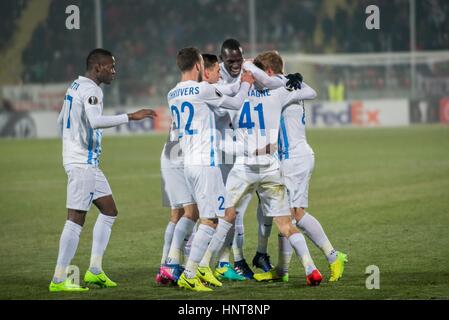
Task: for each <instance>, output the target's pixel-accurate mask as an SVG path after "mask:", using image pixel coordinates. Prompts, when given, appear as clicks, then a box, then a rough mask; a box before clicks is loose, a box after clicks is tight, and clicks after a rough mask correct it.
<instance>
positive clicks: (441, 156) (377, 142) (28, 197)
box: [0, 125, 449, 299]
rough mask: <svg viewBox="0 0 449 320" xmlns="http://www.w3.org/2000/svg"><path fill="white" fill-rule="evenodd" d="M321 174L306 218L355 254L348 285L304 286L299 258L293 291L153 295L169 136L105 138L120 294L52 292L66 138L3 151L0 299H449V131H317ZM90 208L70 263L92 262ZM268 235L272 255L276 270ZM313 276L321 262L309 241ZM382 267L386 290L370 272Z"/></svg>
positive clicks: (110, 253) (2, 144)
mask: <svg viewBox="0 0 449 320" xmlns="http://www.w3.org/2000/svg"><path fill="white" fill-rule="evenodd" d="M308 137H309V141H310V143H311V145H312V147H313V148H314V150H315V154H316V166H315V171H314V174H313V177H312V182H311V190H310V199H309V203H310V208H309V211H310V212H311V213H312V214H313V215H315V217H317V218H318V219H319V220H320V222H321V223H322V225H323V227H324V228H325V230H326V232H327V234H328V236H329V238H330V240H331V242H332V243H333V244H334V246H335V247H336V248H337V249H340V250H342V251H344V252H347V253H348V254H349V259H350V261H349V263H348V264H347V267H346V272H345V274H344V277H343V279H342V280H341V281H340V282H338V283H336V284H329V283H328V282H327V280H325V281H324V282H323V283H322V285H321V286H319V287H316V288H309V287H306V286H305V279H304V276H303V270H302V267H301V266H300V263H299V261H298V259H297V258H296V257H294V258H293V260H292V261H293V263H292V266H291V273H290V282H288V283H285V284H282V283H267V284H261V283H256V282H254V281H250V282H243V283H242V282H240V283H225V284H224V286H223V287H222V288H218V289H215V290H214V291H213V292H212V293H207V294H204V293H200V294H199V293H194V292H187V291H183V290H180V289H178V288H173V287H170V288H161V287H158V286H156V284H155V282H154V275H155V273H156V270H157V268H158V265H159V262H160V255H161V249H162V241H163V232H164V229H165V226H166V223H167V221H168V215H169V212H168V210H167V209H164V208H162V206H161V193H160V175H159V156H160V151H161V148H162V145H163V143H164V140H165V136H158V135H152V136H139V137H120V138H113V137H106V138H105V139H104V143H103V156H102V165H101V168H102V169H103V171H104V173H105V174H106V176H107V177H108V179H109V182H110V184H111V187H112V190H113V192H114V197H115V200H116V202H117V205H118V209H119V218H118V219H117V221H116V223H115V225H114V227H113V233H112V237H111V241H110V243H109V246H108V249H107V251H106V255H105V258H104V262H103V267H104V269H105V271H106V272H107V273H108V275H109V276H110V277H111V278H112V279H113V280H115V281H117V282H118V284H119V287H117V288H114V289H96V288H95V289H92V290H90V291H89V292H87V293H83V294H67V293H65V294H63V293H58V294H54V293H49V292H48V284H49V282H50V280H51V277H52V274H53V271H54V266H55V262H56V257H57V252H58V241H59V236H60V233H61V230H62V227H63V225H64V221H65V218H66V209H65V198H66V175H65V172H64V170H63V168H62V165H61V142H60V141H59V140H56V139H55V140H26V141H20V140H2V141H0V150H1V158H0V168H1V169H0V204H1V206H0V219H1V223H0V299H448V298H449V255H448V248H449V232H448V230H449V127H443V126H439V125H432V126H413V127H408V128H391V129H322V130H321V129H320V130H310V131H309V133H308ZM96 216H97V210H96V209H94V208H93V209H92V210H91V211H90V212H89V214H88V218H87V221H86V224H85V227H84V229H83V233H82V235H81V240H80V245H79V248H78V252H77V254H76V256H75V259H74V260H73V262H72V263H73V264H75V265H77V266H79V267H80V270H81V275H83V274H84V272H85V270H86V268H87V267H88V263H89V255H90V248H91V240H92V228H93V224H94V222H95V219H96ZM245 231H246V239H245V241H246V242H245V253H246V257H247V259H252V257H253V255H254V252H255V248H256V241H257V223H256V217H255V202H254V201H253V202H252V204H251V206H250V208H249V210H248V212H247V213H246V216H245ZM276 234H277V231H276V228H275V227H273V231H272V237H271V239H270V245H269V252H270V253H271V256H272V259H273V261H274V262H275V261H276V260H277V237H276ZM308 243H309V247H310V249H311V253H312V256H313V257H314V259H315V262H316V264H317V266H318V267H319V268H320V270H321V271H322V273H323V275H324V276H325V277H326V278H328V276H329V271H328V269H327V264H326V261H325V259H324V257H323V255H322V254H321V252H320V251H319V250H317V249H316V248H315V247H314V246H313V244H312V243H311V242H308ZM369 265H376V266H378V267H379V269H380V289H379V290H368V289H366V287H365V280H366V277H367V275H365V269H366V267H367V266H369Z"/></svg>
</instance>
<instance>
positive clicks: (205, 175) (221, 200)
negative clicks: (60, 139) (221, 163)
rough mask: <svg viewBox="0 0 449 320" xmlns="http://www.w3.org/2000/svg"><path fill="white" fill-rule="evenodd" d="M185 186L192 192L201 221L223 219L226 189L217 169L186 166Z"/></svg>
mask: <svg viewBox="0 0 449 320" xmlns="http://www.w3.org/2000/svg"><path fill="white" fill-rule="evenodd" d="M184 174H185V177H186V181H187V185H188V187H189V188H190V190H192V191H193V197H194V199H195V202H196V203H197V205H198V211H199V212H200V218H201V219H215V218H217V217H223V216H224V213H225V193H226V189H225V186H224V183H223V178H222V177H221V171H220V169H219V168H218V167H205V166H190V167H189V166H186V167H184Z"/></svg>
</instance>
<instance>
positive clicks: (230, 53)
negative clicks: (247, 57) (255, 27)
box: [220, 48, 243, 78]
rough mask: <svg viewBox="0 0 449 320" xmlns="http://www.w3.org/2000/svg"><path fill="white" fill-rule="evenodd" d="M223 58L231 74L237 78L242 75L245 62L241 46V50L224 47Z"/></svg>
mask: <svg viewBox="0 0 449 320" xmlns="http://www.w3.org/2000/svg"><path fill="white" fill-rule="evenodd" d="M220 57H221V60H222V61H223V64H224V66H225V68H226V71H228V72H229V74H230V75H231V76H232V77H233V78H236V77H238V76H239V75H240V72H241V70H242V64H243V54H242V50H241V48H240V49H239V50H230V49H224V50H223V53H222V54H221V56H220Z"/></svg>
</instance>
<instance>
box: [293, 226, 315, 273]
mask: <svg viewBox="0 0 449 320" xmlns="http://www.w3.org/2000/svg"><path fill="white" fill-rule="evenodd" d="M288 241H289V242H290V244H291V246H292V247H293V249H294V250H295V252H296V254H297V255H298V257H300V258H301V262H302V265H303V266H304V270H305V273H306V276H308V275H309V274H311V273H312V271H313V270H315V269H316V267H315V264H314V263H313V260H312V257H311V256H310V253H309V248H308V247H307V244H306V239H305V238H304V236H303V235H302V234H301V233H294V234H292V235H291V236H290V237H289V238H288Z"/></svg>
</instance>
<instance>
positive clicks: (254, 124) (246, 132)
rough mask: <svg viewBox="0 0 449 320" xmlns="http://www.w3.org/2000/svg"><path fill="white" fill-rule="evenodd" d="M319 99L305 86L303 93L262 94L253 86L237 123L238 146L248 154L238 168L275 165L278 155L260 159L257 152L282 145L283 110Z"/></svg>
mask: <svg viewBox="0 0 449 320" xmlns="http://www.w3.org/2000/svg"><path fill="white" fill-rule="evenodd" d="M315 96H316V92H315V90H313V89H312V88H310V87H309V86H308V85H306V84H305V83H303V87H302V89H301V90H294V91H288V90H287V89H285V88H279V89H276V90H269V89H262V90H258V89H256V88H255V87H254V86H252V87H251V89H250V90H249V93H248V99H247V100H246V101H245V103H244V105H243V107H242V108H241V110H240V114H239V115H238V116H237V117H234V119H233V125H234V128H235V135H236V139H237V143H240V144H243V145H244V146H245V150H247V153H246V154H245V155H239V156H238V157H237V159H236V164H249V165H264V166H267V165H272V164H273V163H275V162H276V161H277V155H276V154H274V155H261V156H256V155H255V152H256V150H258V149H262V148H264V147H265V146H266V145H268V144H277V143H278V138H279V126H280V120H281V112H282V107H284V106H287V105H289V104H292V103H299V101H300V100H306V99H313V98H315Z"/></svg>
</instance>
